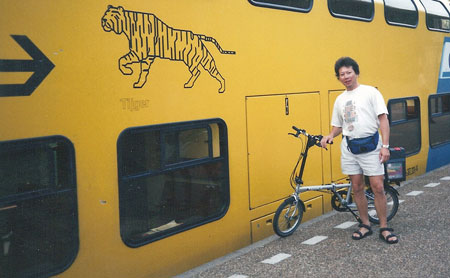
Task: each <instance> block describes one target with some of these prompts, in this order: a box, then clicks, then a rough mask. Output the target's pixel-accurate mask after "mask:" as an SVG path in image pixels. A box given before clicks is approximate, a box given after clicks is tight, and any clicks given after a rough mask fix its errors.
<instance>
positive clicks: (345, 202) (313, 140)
mask: <svg viewBox="0 0 450 278" xmlns="http://www.w3.org/2000/svg"><path fill="white" fill-rule="evenodd" d="M293 128H294V129H295V130H296V131H297V134H293V133H289V134H291V135H294V136H295V137H298V136H299V135H300V134H304V135H306V137H307V138H308V141H307V143H306V148H305V152H304V153H302V154H301V155H302V156H303V159H302V164H301V166H300V172H299V174H298V175H297V176H295V183H296V188H295V193H293V194H292V196H293V197H294V198H295V201H296V202H300V204H301V205H302V208H303V211H306V208H305V205H304V203H303V201H302V200H301V199H300V193H303V192H306V191H319V190H331V191H332V192H333V194H334V195H335V196H336V197H337V198H338V199H339V202H341V204H342V206H344V207H345V208H346V209H347V210H348V211H349V212H351V213H352V214H353V216H354V217H355V218H356V220H357V221H358V222H360V223H361V219H360V218H359V216H358V215H356V214H355V213H354V212H353V211H352V209H355V208H356V204H355V203H351V202H350V200H351V193H352V184H351V183H342V184H337V183H331V184H322V185H310V186H302V184H303V180H302V178H303V172H304V170H305V165H306V160H307V158H308V151H309V149H310V148H311V147H312V146H314V145H317V146H319V145H318V142H320V139H321V137H322V136H311V135H309V134H308V133H306V131H305V130H300V129H297V128H295V127H293ZM342 188H347V190H348V191H347V196H346V197H345V199H344V198H342V196H341V194H339V192H338V191H337V189H342Z"/></svg>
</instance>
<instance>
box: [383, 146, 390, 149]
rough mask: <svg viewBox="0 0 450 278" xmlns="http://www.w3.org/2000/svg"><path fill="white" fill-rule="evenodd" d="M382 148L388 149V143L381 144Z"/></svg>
mask: <svg viewBox="0 0 450 278" xmlns="http://www.w3.org/2000/svg"><path fill="white" fill-rule="evenodd" d="M381 147H382V148H385V149H389V145H381Z"/></svg>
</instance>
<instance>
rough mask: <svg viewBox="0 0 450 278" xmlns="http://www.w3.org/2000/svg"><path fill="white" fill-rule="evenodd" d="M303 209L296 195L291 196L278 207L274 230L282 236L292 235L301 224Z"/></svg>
mask: <svg viewBox="0 0 450 278" xmlns="http://www.w3.org/2000/svg"><path fill="white" fill-rule="evenodd" d="M302 217H303V209H302V207H301V205H300V203H299V202H297V201H296V200H295V198H294V197H290V198H288V199H286V200H284V202H283V203H282V204H281V205H280V206H279V207H278V209H277V211H276V212H275V217H274V219H273V230H274V232H275V233H276V234H277V235H279V236H280V237H287V236H290V235H291V234H292V233H293V232H295V230H296V229H297V228H298V226H299V225H300V222H301V221H302Z"/></svg>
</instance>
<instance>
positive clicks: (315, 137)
mask: <svg viewBox="0 0 450 278" xmlns="http://www.w3.org/2000/svg"><path fill="white" fill-rule="evenodd" d="M292 129H293V130H295V131H296V132H297V133H296V134H293V133H288V134H290V135H293V136H295V137H297V138H298V136H299V135H300V134H303V135H305V136H306V137H308V141H309V140H311V141H312V144H314V145H316V146H318V147H322V145H320V140H322V138H323V136H322V135H311V134H308V133H307V132H306V130H304V129H300V128H298V127H296V126H292ZM331 144H333V142H332V143H331ZM325 149H326V148H325Z"/></svg>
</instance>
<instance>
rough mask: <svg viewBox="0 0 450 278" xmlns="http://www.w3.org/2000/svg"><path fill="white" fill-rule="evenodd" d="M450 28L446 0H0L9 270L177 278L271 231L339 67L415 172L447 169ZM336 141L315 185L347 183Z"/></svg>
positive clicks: (327, 105) (1, 207)
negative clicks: (382, 110) (302, 134)
mask: <svg viewBox="0 0 450 278" xmlns="http://www.w3.org/2000/svg"><path fill="white" fill-rule="evenodd" d="M449 31H450V16H449V12H448V6H447V4H446V3H443V2H440V1H434V0H411V1H408V0H404V1H395V0H383V1H382V0H328V1H325V0H324V1H313V0H298V1H282V0H280V1H275V0H249V1H247V0H215V1H210V0H209V1H208V0H190V1H187V0H182V1H180V0H176V1H175V0H164V1H162V0H161V1H160V0H151V1H142V0H127V1H126V0H124V1H103V0H99V1H86V0H79V1H67V0H64V1H51V0H39V1H13V0H2V1H1V2H0V119H1V121H0V277H1V278H6V277H52V276H55V277H61V278H66V277H77V278H78V277H96V278H100V277H108V278H110V277H127V278H133V277H136V278H140V277H169V276H173V275H176V274H179V273H182V272H184V271H186V270H189V269H191V268H193V267H195V266H198V265H200V264H202V263H205V262H207V261H210V260H212V259H215V258H217V257H220V256H223V255H225V254H227V253H229V252H232V251H234V250H237V249H239V248H242V247H244V246H247V245H249V244H251V243H253V242H256V241H258V240H261V239H263V238H265V237H267V236H270V235H272V234H273V230H272V218H273V214H274V212H275V210H276V208H277V207H278V205H279V204H280V202H281V200H283V199H284V198H285V197H286V196H287V195H288V194H290V192H291V188H290V186H289V175H290V171H291V170H292V168H293V166H294V163H295V162H296V160H297V155H298V150H299V148H300V147H301V144H300V142H298V141H296V140H294V139H292V138H289V137H288V136H287V133H288V132H289V131H290V128H291V126H292V125H296V126H298V127H300V128H304V129H306V130H308V132H310V133H312V134H328V132H329V130H330V111H331V109H332V106H333V102H334V100H335V98H336V97H337V95H338V94H339V93H340V92H342V91H343V89H344V88H343V86H342V85H341V84H340V83H339V82H338V81H337V80H336V78H335V75H334V69H333V66H334V62H335V61H336V60H337V59H338V58H339V57H341V56H351V57H353V58H355V59H356V60H357V61H358V63H359V64H360V67H361V75H360V82H361V83H364V84H369V85H373V86H376V87H377V88H378V89H379V90H380V91H381V93H382V94H383V96H384V98H385V101H386V103H387V105H388V109H389V112H390V116H389V120H390V124H391V134H392V140H391V142H390V143H391V145H397V146H404V147H405V149H406V153H407V159H406V167H407V175H408V178H410V177H414V176H417V175H420V174H423V173H425V172H426V171H429V170H432V169H434V168H437V167H440V166H442V165H446V164H448V163H449V162H450V161H449V157H450V155H449V154H450V144H449V142H450V126H449V124H448V123H449V118H450V94H449V92H450V79H449V78H450V65H449V55H450V36H449ZM336 145H338V144H336ZM336 145H333V146H332V147H331V150H330V151H325V150H322V149H319V148H315V149H311V152H310V154H309V157H310V159H309V161H308V165H307V167H306V170H305V171H306V172H305V176H304V182H305V184H306V185H312V184H321V183H326V182H331V181H337V180H340V179H342V178H344V177H343V176H342V174H341V173H340V166H339V155H340V154H339V148H336V147H335V146H336ZM302 199H303V200H304V201H305V205H306V212H305V221H307V220H308V219H312V218H314V217H316V216H319V215H322V214H323V213H326V212H328V211H330V210H331V206H330V196H329V195H327V194H322V193H311V192H309V193H305V194H304V195H302Z"/></svg>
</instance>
